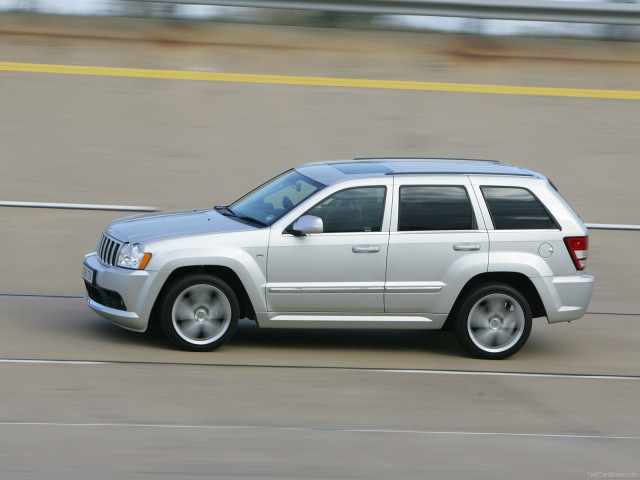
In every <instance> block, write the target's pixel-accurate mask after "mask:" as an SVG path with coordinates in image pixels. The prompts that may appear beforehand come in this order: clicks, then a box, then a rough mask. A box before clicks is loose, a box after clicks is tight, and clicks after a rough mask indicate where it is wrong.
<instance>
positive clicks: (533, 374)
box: [0, 358, 640, 381]
mask: <svg viewBox="0 0 640 480" xmlns="http://www.w3.org/2000/svg"><path fill="white" fill-rule="evenodd" d="M3 363H5V364H41V365H47V364H50V365H143V366H167V367H226V368H277V369H296V370H343V371H359V372H372V373H417V374H423V375H424V374H430V375H470V376H496V377H525V378H562V379H568V378H571V379H577V380H635V381H640V375H595V374H584V373H544V372H500V371H482V370H435V369H400V368H380V367H345V366H323V365H278V364H263V365H260V364H237V363H194V362H153V361H135V360H64V359H46V358H41V359H38V358H0V364H3Z"/></svg>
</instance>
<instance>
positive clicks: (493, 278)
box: [443, 272, 547, 328]
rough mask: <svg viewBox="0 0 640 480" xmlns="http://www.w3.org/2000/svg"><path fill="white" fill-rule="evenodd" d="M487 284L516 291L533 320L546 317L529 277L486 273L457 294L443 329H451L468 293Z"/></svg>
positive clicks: (477, 276) (520, 274)
mask: <svg viewBox="0 0 640 480" xmlns="http://www.w3.org/2000/svg"><path fill="white" fill-rule="evenodd" d="M487 283H503V284H505V285H508V286H510V287H512V288H515V289H516V290H518V291H519V292H520V293H521V294H522V295H523V296H524V298H525V299H526V300H527V302H528V303H529V307H530V308H531V315H532V317H533V318H536V317H545V316H546V315H547V312H546V310H545V308H544V304H543V303H542V298H541V297H540V294H539V293H538V290H537V289H536V287H535V285H534V284H533V282H532V281H531V279H530V278H529V277H527V276H526V275H524V274H523V273H517V272H486V273H481V274H479V275H476V276H475V277H473V278H471V279H470V280H469V281H468V282H467V283H466V284H465V286H464V287H463V288H462V290H461V291H460V293H459V294H458V297H457V298H456V301H455V302H454V304H453V307H452V308H451V310H450V313H449V316H448V317H447V320H446V321H445V323H444V326H443V328H451V326H452V321H453V318H455V315H456V314H457V311H458V309H459V308H460V305H461V304H462V302H463V301H464V299H465V298H466V297H467V296H468V295H469V293H470V292H471V291H473V290H474V289H476V288H477V287H479V286H480V285H484V284H487Z"/></svg>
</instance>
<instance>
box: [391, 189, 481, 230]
mask: <svg viewBox="0 0 640 480" xmlns="http://www.w3.org/2000/svg"><path fill="white" fill-rule="evenodd" d="M473 228H474V221H473V209H472V207H471V203H470V202H469V196H468V195H467V190H466V188H464V187H459V186H440V185H437V186H406V187H400V211H399V218H398V230H399V231H416V230H472V229H473Z"/></svg>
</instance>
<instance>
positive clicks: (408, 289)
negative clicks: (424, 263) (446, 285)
mask: <svg viewBox="0 0 640 480" xmlns="http://www.w3.org/2000/svg"><path fill="white" fill-rule="evenodd" d="M384 290H385V293H440V292H441V291H442V287H418V286H416V287H407V286H397V287H394V286H389V287H385V289H384Z"/></svg>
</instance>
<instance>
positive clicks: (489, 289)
mask: <svg viewBox="0 0 640 480" xmlns="http://www.w3.org/2000/svg"><path fill="white" fill-rule="evenodd" d="M492 293H502V294H505V295H508V296H510V297H511V298H513V299H514V300H515V301H516V302H517V303H518V304H519V305H520V307H521V308H522V312H523V314H524V329H523V332H522V335H521V336H520V338H519V339H518V341H517V342H516V343H515V344H514V345H513V346H512V347H511V348H509V349H507V350H505V351H502V352H497V353H496V352H487V351H486V350H483V349H482V348H480V347H478V346H477V345H476V344H475V343H474V342H473V340H472V339H471V337H470V335H469V331H468V329H467V322H468V318H469V313H470V312H471V309H472V308H473V306H474V305H475V304H476V302H478V300H480V299H481V298H483V297H485V296H487V295H490V294H492ZM531 326H532V316H531V307H530V306H529V302H527V299H526V298H525V297H524V295H522V294H521V293H520V292H519V291H518V290H516V289H515V288H513V287H510V286H509V285H506V284H501V283H489V284H484V285H480V286H478V287H476V288H474V289H473V290H472V291H471V292H469V294H468V295H467V296H466V298H465V299H464V300H463V301H462V303H461V305H460V308H458V309H457V312H456V314H455V333H456V337H457V339H458V342H459V343H460V344H461V345H462V347H463V348H464V349H465V350H466V351H467V352H469V353H470V354H471V355H472V356H474V357H476V358H484V359H489V360H500V359H503V358H507V357H510V356H511V355H513V354H514V353H516V352H518V350H520V349H521V348H522V347H523V345H524V344H525V343H526V342H527V339H528V338H529V334H530V333H531Z"/></svg>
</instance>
